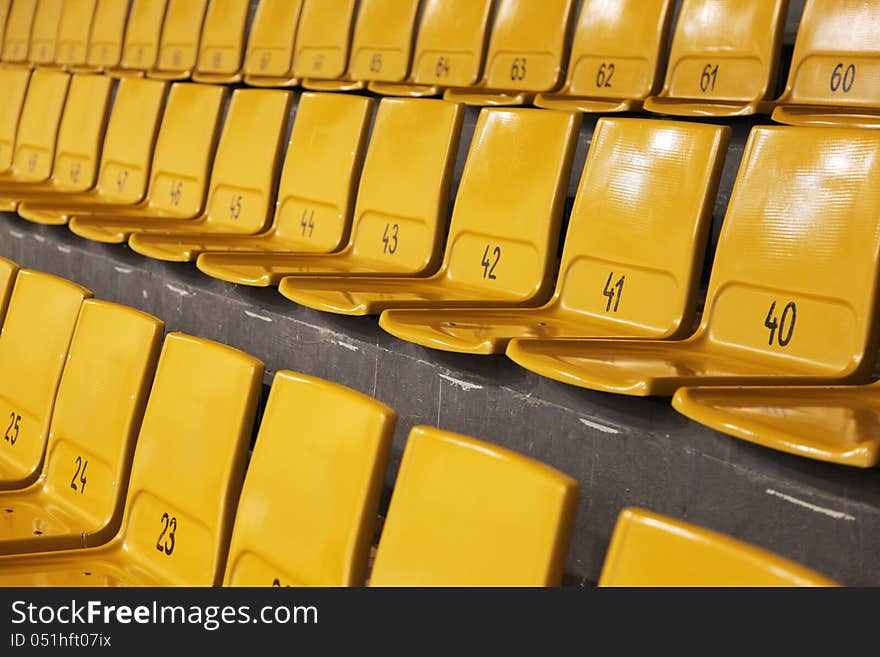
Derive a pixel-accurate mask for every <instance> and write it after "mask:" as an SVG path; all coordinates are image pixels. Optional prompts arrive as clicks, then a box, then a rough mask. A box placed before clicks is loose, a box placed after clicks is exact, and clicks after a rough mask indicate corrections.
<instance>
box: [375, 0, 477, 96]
mask: <svg viewBox="0 0 880 657" xmlns="http://www.w3.org/2000/svg"><path fill="white" fill-rule="evenodd" d="M491 14H492V0H424V2H423V3H422V9H421V19H420V22H419V27H418V36H417V38H416V44H415V52H414V54H413V64H412V69H411V72H410V76H409V78H408V79H407V80H406V82H405V83H394V82H384V81H382V80H381V79H379V78H376V79H374V80H373V81H372V82H370V84H369V88H370V90H371V91H375V92H376V93H380V94H386V95H392V96H434V95H436V94H438V93H440V90H441V89H443V88H445V87H466V86H469V85H472V84H476V83H477V82H478V81H479V79H480V73H481V72H482V70H483V53H484V51H485V44H486V34H487V30H488V27H489V18H490V16H491Z"/></svg>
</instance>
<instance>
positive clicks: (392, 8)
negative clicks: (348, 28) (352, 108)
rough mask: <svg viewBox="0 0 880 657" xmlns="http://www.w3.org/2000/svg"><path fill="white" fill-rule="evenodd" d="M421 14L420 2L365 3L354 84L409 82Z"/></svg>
mask: <svg viewBox="0 0 880 657" xmlns="http://www.w3.org/2000/svg"><path fill="white" fill-rule="evenodd" d="M418 13H419V0H361V2H360V6H359V8H358V16H357V22H356V24H355V28H354V38H353V39H352V42H351V61H350V62H349V66H348V68H349V76H350V77H351V78H352V79H354V80H383V81H385V82H402V81H403V80H405V79H406V77H407V75H408V74H409V66H410V59H411V57H412V51H413V43H414V41H415V29H416V19H417V18H418Z"/></svg>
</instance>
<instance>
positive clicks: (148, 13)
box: [111, 0, 168, 75]
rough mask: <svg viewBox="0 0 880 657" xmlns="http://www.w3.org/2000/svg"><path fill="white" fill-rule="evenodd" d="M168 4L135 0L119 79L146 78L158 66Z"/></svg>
mask: <svg viewBox="0 0 880 657" xmlns="http://www.w3.org/2000/svg"><path fill="white" fill-rule="evenodd" d="M167 4H168V3H167V0H132V1H131V9H130V10H129V13H128V20H127V21H126V25H125V42H124V45H123V48H122V61H121V69H114V70H113V71H111V72H112V73H115V74H117V75H143V74H144V73H145V72H146V71H148V70H150V69H152V68H153V67H155V65H156V61H157V59H158V57H159V39H160V38H161V34H162V25H163V23H164V21H165V10H166V8H167Z"/></svg>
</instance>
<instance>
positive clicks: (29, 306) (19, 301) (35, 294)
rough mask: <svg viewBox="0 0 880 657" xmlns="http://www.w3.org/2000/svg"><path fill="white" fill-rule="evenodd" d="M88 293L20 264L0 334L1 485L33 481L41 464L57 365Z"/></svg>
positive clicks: (62, 361) (58, 373)
mask: <svg viewBox="0 0 880 657" xmlns="http://www.w3.org/2000/svg"><path fill="white" fill-rule="evenodd" d="M90 296H91V292H89V291H88V290H86V289H85V288H83V287H80V286H79V285H76V284H74V283H71V282H70V281H66V280H64V279H61V278H56V277H55V276H50V275H48V274H41V273H39V272H35V271H31V270H29V269H23V270H21V271H19V272H18V275H17V276H16V278H15V286H14V288H13V290H12V296H11V298H10V300H9V306H8V309H7V311H6V320H5V321H4V323H3V331H2V333H0V417H2V418H3V422H4V424H5V425H6V429H5V431H4V433H3V440H0V490H10V489H16V488H24V487H26V486H29V485H30V484H31V483H33V482H34V481H35V480H36V479H37V477H38V476H39V474H40V470H41V469H42V465H43V453H44V451H45V447H46V437H47V435H48V433H49V420H50V419H51V415H52V407H53V405H54V402H55V392H56V391H57V389H58V382H59V380H60V378H61V370H62V369H63V367H64V364H65V362H66V360H67V350H68V347H70V340H71V337H72V336H73V330H74V326H75V325H76V320H77V317H78V316H79V311H80V306H81V305H82V302H83V300H84V299H86V298H88V297H90Z"/></svg>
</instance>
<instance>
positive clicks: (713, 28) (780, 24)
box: [645, 0, 788, 116]
mask: <svg viewBox="0 0 880 657" xmlns="http://www.w3.org/2000/svg"><path fill="white" fill-rule="evenodd" d="M787 7H788V0H682V5H681V13H680V14H679V17H678V25H677V26H676V28H675V35H674V36H673V38H672V50H671V52H670V54H669V65H668V67H667V70H666V81H665V82H664V84H663V89H662V90H661V91H660V93H659V94H658V95H656V96H651V97H649V98H647V99H646V100H645V109H646V110H648V111H650V112H658V113H660V114H674V115H678V116H746V115H749V114H756V113H757V114H765V113H768V112H769V111H770V109H771V107H772V100H771V98H772V97H773V96H774V94H775V93H776V80H777V78H778V75H779V53H780V49H781V47H782V35H783V30H784V27H785V15H786V8H787Z"/></svg>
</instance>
